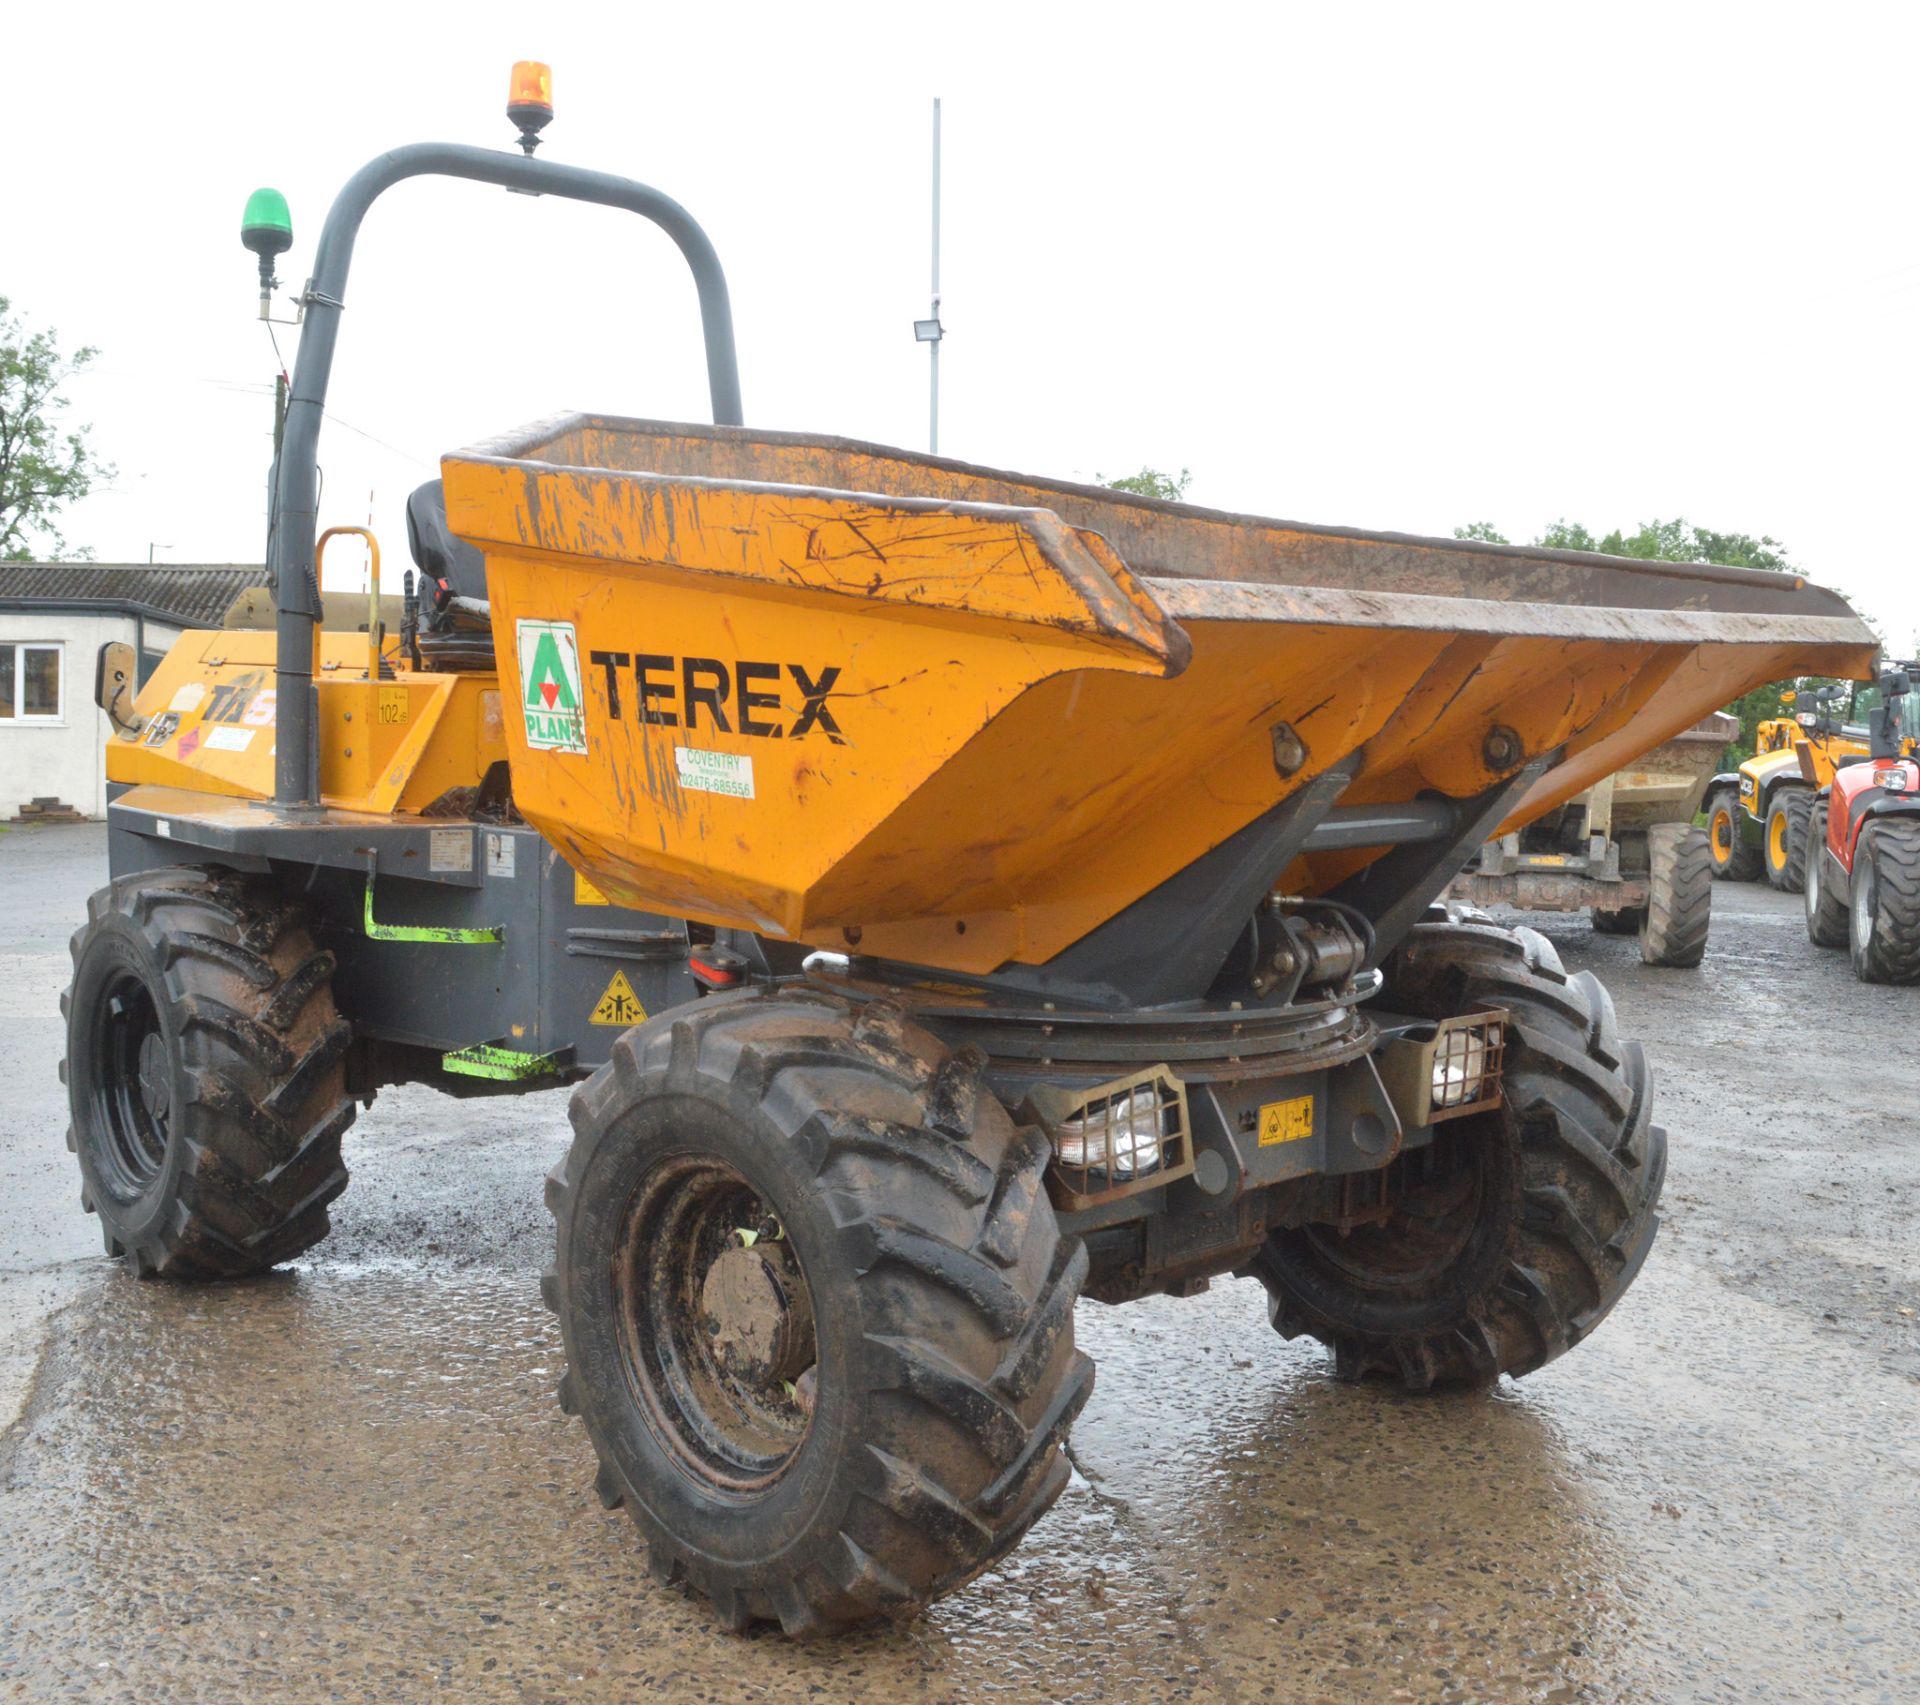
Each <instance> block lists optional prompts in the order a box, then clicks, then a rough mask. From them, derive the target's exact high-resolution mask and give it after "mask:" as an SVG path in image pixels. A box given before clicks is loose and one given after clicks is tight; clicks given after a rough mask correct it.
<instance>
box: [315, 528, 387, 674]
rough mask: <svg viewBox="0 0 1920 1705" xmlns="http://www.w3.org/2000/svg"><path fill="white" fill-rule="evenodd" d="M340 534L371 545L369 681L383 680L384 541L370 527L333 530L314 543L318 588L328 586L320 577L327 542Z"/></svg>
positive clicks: (317, 657) (317, 669) (317, 658)
mask: <svg viewBox="0 0 1920 1705" xmlns="http://www.w3.org/2000/svg"><path fill="white" fill-rule="evenodd" d="M340 533H352V534H354V535H356V536H357V537H359V538H362V539H365V540H366V541H367V679H368V680H369V681H377V680H379V679H380V541H379V540H378V539H376V538H375V537H374V536H373V529H372V528H370V527H329V528H328V529H327V530H326V531H325V532H324V533H322V534H321V535H320V537H319V538H318V539H317V540H315V541H314V546H313V580H314V584H315V585H316V586H324V585H325V584H326V583H325V581H323V580H322V579H321V577H320V563H321V559H322V558H323V557H324V555H325V554H326V549H327V541H328V540H329V539H331V538H333V537H334V536H335V535H337V534H340ZM320 627H321V624H320V623H319V622H315V623H314V626H313V668H314V674H315V676H316V677H317V676H318V675H319V672H320Z"/></svg>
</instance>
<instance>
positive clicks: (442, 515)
mask: <svg viewBox="0 0 1920 1705" xmlns="http://www.w3.org/2000/svg"><path fill="white" fill-rule="evenodd" d="M407 549H408V550H410V551H411V552H412V553H413V561H414V566H415V567H417V568H418V569H419V570H420V572H421V573H422V574H424V575H427V576H428V577H429V578H430V579H432V580H433V581H435V582H436V583H437V584H438V585H439V586H440V587H441V588H442V595H441V596H440V597H437V598H436V599H435V602H436V603H444V602H445V599H446V597H447V596H449V595H450V596H454V597H460V598H472V599H475V600H476V601H478V602H479V603H482V604H484V603H485V602H486V601H487V559H486V557H485V556H483V555H482V554H481V553H480V552H479V551H477V550H475V549H474V548H473V546H471V545H469V544H465V543H463V542H462V541H461V540H459V539H456V538H455V537H454V536H453V534H452V533H450V532H449V531H448V530H447V494H446V491H445V489H444V487H443V486H442V485H441V482H440V481H439V480H428V481H427V483H426V484H425V485H423V486H420V487H418V488H416V489H415V491H414V493H413V495H412V496H411V497H409V498H408V499H407Z"/></svg>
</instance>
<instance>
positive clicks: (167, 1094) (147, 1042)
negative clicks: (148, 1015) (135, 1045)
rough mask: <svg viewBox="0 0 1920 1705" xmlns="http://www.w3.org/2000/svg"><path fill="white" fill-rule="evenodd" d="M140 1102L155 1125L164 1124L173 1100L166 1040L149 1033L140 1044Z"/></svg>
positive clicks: (155, 1033)
mask: <svg viewBox="0 0 1920 1705" xmlns="http://www.w3.org/2000/svg"><path fill="white" fill-rule="evenodd" d="M139 1082H140V1101H141V1105H142V1106H144V1107H145V1108H146V1110H147V1114H148V1116H149V1117H150V1118H152V1119H153V1120H154V1121H155V1122H156V1123H164V1122H165V1120H166V1117H167V1110H168V1107H169V1105H170V1103H171V1101H172V1098H173V1092H172V1088H171V1085H170V1082H169V1074H168V1071H167V1044H166V1039H165V1038H164V1037H162V1036H161V1034H160V1033H159V1032H158V1031H157V1030H154V1031H149V1032H148V1033H147V1034H146V1036H144V1037H143V1038H142V1039H141V1042H140V1065H139Z"/></svg>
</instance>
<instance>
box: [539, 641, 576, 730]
mask: <svg viewBox="0 0 1920 1705" xmlns="http://www.w3.org/2000/svg"><path fill="white" fill-rule="evenodd" d="M527 708H528V709H529V710H558V711H576V710H578V709H579V708H580V701H579V700H578V699H576V698H575V697H574V696H573V685H572V683H571V682H569V681H568V679H567V670H566V665H565V664H564V663H562V662H561V661H560V644H559V641H557V640H556V639H555V638H554V637H553V630H552V629H551V628H548V629H543V630H542V632H541V634H540V637H539V639H538V640H537V641H536V642H535V645H534V648H533V661H532V663H531V664H529V665H528V667H527Z"/></svg>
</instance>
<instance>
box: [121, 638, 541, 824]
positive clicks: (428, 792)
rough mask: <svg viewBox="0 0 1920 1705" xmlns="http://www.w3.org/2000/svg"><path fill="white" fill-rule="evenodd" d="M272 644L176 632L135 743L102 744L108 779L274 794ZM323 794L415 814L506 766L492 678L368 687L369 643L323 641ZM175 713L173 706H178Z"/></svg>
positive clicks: (348, 803) (403, 676)
mask: <svg viewBox="0 0 1920 1705" xmlns="http://www.w3.org/2000/svg"><path fill="white" fill-rule="evenodd" d="M273 648H274V636H273V635H272V634H271V633H268V632H262V631H258V630H252V629H237V630H236V629H212V630H206V631H194V632H189V633H186V634H183V635H182V636H181V637H180V639H179V640H178V641H176V642H175V644H174V646H173V648H172V649H171V650H170V651H169V652H168V653H167V655H166V657H165V658H164V659H163V660H162V661H161V663H160V665H159V667H158V668H156V669H155V670H154V672H153V675H152V677H151V678H150V679H149V680H148V682H147V684H146V685H145V686H144V687H143V688H141V690H140V694H139V697H138V699H137V700H136V703H135V708H136V710H137V711H138V712H139V713H140V715H141V716H142V717H144V718H145V719H146V724H145V726H144V727H143V728H142V729H141V731H140V732H139V733H137V734H133V735H116V736H115V737H114V738H113V739H111V740H109V741H108V742H107V779H108V780H109V781H115V782H127V783H132V784H135V785H151V786H160V787H168V788H188V789H193V790H196V791H198V792H202V793H210V794H215V795H218V796H221V797H225V798H238V799H269V798H271V797H272V795H273V772H274V744H275V735H276V732H277V728H278V720H279V719H278V704H277V701H276V699H275V696H274V675H273ZM320 661H321V673H320V678H319V691H320V718H319V722H320V736H321V737H320V791H321V798H322V801H323V802H324V803H325V804H327V805H330V806H335V807H338V808H340V809H343V810H350V811H365V812H374V813H381V814H384V813H387V812H394V811H419V810H422V809H424V808H425V807H426V806H428V805H429V804H431V803H432V802H433V801H434V800H435V799H438V798H440V797H441V796H442V795H444V794H446V793H448V792H449V791H451V790H453V789H455V788H463V787H474V786H477V785H478V784H479V782H480V779H481V778H482V777H483V776H484V775H485V773H486V769H487V766H488V765H489V764H492V763H497V762H498V761H500V760H501V759H503V758H504V757H505V756H506V745H505V732H504V729H503V727H502V724H501V719H500V717H499V714H498V710H497V705H496V706H495V707H494V709H493V714H492V717H491V719H489V716H488V709H489V707H488V704H487V702H486V701H487V699H488V697H489V696H490V695H492V696H494V697H495V698H496V699H497V693H496V692H495V683H494V679H493V677H492V676H491V675H429V674H414V673H412V672H410V671H400V672H399V673H398V675H397V678H396V679H395V680H392V681H382V682H369V681H368V680H367V678H366V670H367V641H366V636H365V635H364V634H354V633H327V634H323V635H322V636H321V658H320ZM176 706H178V707H179V708H175V707H176Z"/></svg>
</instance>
